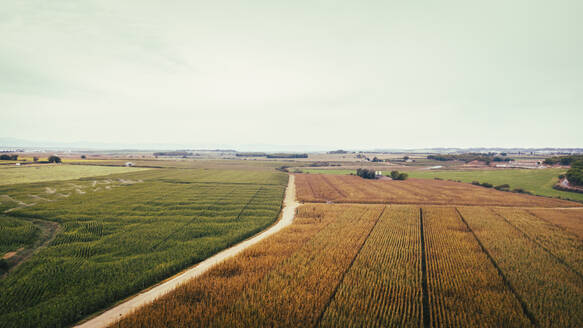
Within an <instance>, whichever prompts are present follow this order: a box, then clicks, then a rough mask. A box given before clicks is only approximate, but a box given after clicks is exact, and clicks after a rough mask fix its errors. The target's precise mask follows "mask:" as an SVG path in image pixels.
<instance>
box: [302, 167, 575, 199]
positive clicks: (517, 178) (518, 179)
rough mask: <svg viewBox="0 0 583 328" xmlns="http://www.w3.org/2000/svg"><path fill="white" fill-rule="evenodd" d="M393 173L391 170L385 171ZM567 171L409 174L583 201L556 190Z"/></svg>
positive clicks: (572, 193)
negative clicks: (503, 187)
mask: <svg viewBox="0 0 583 328" xmlns="http://www.w3.org/2000/svg"><path fill="white" fill-rule="evenodd" d="M301 170H302V172H306V173H322V174H350V173H355V170H346V169H331V170H328V169H304V168H302V169H301ZM383 172H384V174H386V173H389V171H388V170H385V171H383ZM565 172H566V170H565V169H539V170H529V169H496V170H472V171H469V170H466V171H462V170H440V171H438V170H415V171H407V172H406V173H407V174H409V177H410V178H419V179H434V178H440V179H444V180H448V179H449V180H455V181H462V182H466V183H471V182H473V181H479V182H488V183H491V184H493V185H495V186H497V185H501V184H508V185H510V188H511V189H515V188H522V189H524V190H526V191H529V192H531V193H533V194H535V195H540V196H548V197H558V198H563V199H569V200H575V201H580V202H581V201H583V194H580V193H574V192H568V191H561V190H556V189H553V185H555V183H557V182H558V176H559V174H564V173H565Z"/></svg>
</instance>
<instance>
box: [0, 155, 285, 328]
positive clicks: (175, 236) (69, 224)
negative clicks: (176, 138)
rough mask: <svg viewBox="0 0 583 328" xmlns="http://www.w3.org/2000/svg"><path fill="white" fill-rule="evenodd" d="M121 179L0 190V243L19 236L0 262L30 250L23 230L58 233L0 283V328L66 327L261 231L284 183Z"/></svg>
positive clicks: (227, 178)
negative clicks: (48, 227) (46, 225)
mask: <svg viewBox="0 0 583 328" xmlns="http://www.w3.org/2000/svg"><path fill="white" fill-rule="evenodd" d="M63 167H65V166H63ZM73 168H82V167H73ZM51 169H53V168H47V169H46V170H51ZM66 169H69V167H66ZM82 169H85V168H82ZM102 169H103V168H101V167H97V170H102ZM111 169H119V168H111ZM7 170H8V169H7ZM57 170H58V169H57ZM123 170H126V169H123ZM128 170H129V171H130V172H128V173H121V174H110V175H107V176H100V177H85V178H82V179H78V180H67V181H53V182H47V181H44V182H38V183H28V184H13V185H4V186H0V211H3V212H5V216H3V217H0V222H2V224H1V225H0V234H4V233H10V232H11V231H19V232H18V236H21V237H18V238H16V240H15V241H10V242H8V241H7V242H6V244H7V245H4V244H2V251H3V252H5V251H8V250H13V249H15V248H18V247H22V246H26V245H27V244H28V245H30V243H31V240H32V239H34V237H35V233H38V232H35V228H34V226H31V224H30V220H43V221H48V222H56V223H58V224H59V228H58V229H57V232H56V235H55V236H53V239H50V241H48V245H46V246H45V247H41V248H39V249H37V251H36V253H35V254H34V255H33V256H32V257H31V258H30V259H28V260H27V261H25V262H23V263H21V264H20V265H18V266H16V267H15V268H13V270H11V271H10V272H9V273H8V274H6V275H5V276H4V277H3V278H2V279H1V280H0V326H1V327H60V326H67V325H71V324H73V323H75V322H77V321H79V320H81V319H83V318H85V317H86V316H87V315H90V314H92V313H94V312H96V311H99V310H101V309H104V308H106V307H107V306H110V305H112V304H114V303H115V302H117V301H119V300H121V299H123V298H125V297H128V296H130V295H132V294H134V293H136V292H138V291H140V290H142V289H144V288H147V287H148V286H151V285H152V284H155V283H156V282H159V281H161V280H163V279H165V278H166V277H169V276H171V275H173V274H175V273H177V272H178V271H180V270H182V269H184V268H186V267H188V266H191V265H193V264H195V263H197V262H199V261H201V260H203V259H205V258H207V257H209V256H210V255H212V254H214V253H216V252H218V251H220V250H222V249H224V248H226V247H229V246H230V245H233V244H235V243H237V242H239V241H241V240H243V239H245V238H247V237H249V236H251V235H253V234H255V233H257V232H259V231H261V230H262V229H264V228H265V227H267V226H269V225H271V224H272V223H273V222H274V221H275V220H276V218H277V217H278V215H279V211H280V208H281V201H282V198H283V193H284V190H285V186H286V184H287V179H288V177H287V175H286V174H284V173H280V172H277V171H275V170H216V169H151V170H142V171H138V170H136V169H128ZM0 171H4V170H0ZM126 171H127V170H126ZM99 172H100V173H97V174H104V173H105V172H107V171H99ZM111 172H112V171H109V173H111ZM93 174H95V172H94V173H93ZM61 179H64V177H61ZM15 236H16V234H15ZM3 243H4V240H3Z"/></svg>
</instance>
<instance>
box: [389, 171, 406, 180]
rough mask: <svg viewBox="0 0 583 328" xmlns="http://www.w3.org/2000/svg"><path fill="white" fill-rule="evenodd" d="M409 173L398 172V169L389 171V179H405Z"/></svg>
mask: <svg viewBox="0 0 583 328" xmlns="http://www.w3.org/2000/svg"><path fill="white" fill-rule="evenodd" d="M408 177H409V175H408V174H407V173H399V171H391V179H393V180H407V178H408Z"/></svg>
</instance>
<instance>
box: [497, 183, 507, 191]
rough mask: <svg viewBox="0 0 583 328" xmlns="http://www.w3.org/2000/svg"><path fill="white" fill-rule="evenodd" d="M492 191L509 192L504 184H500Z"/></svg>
mask: <svg viewBox="0 0 583 328" xmlns="http://www.w3.org/2000/svg"><path fill="white" fill-rule="evenodd" d="M494 189H496V190H501V191H508V190H510V186H509V185H508V184H506V183H505V184H501V185H499V186H496V187H494Z"/></svg>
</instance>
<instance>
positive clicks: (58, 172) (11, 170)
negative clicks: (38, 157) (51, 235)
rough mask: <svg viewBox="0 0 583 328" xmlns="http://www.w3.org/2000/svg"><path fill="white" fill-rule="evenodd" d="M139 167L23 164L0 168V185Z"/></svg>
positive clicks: (99, 174) (53, 179) (79, 176)
mask: <svg viewBox="0 0 583 328" xmlns="http://www.w3.org/2000/svg"><path fill="white" fill-rule="evenodd" d="M139 170H143V169H139V168H132V167H112V166H94V165H63V164H60V165H50V164H42V165H25V166H10V167H2V168H0V185H10V184H20V183H32V182H44V181H59V180H71V179H79V178H84V177H92V176H101V175H108V174H112V173H125V172H136V171H139Z"/></svg>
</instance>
